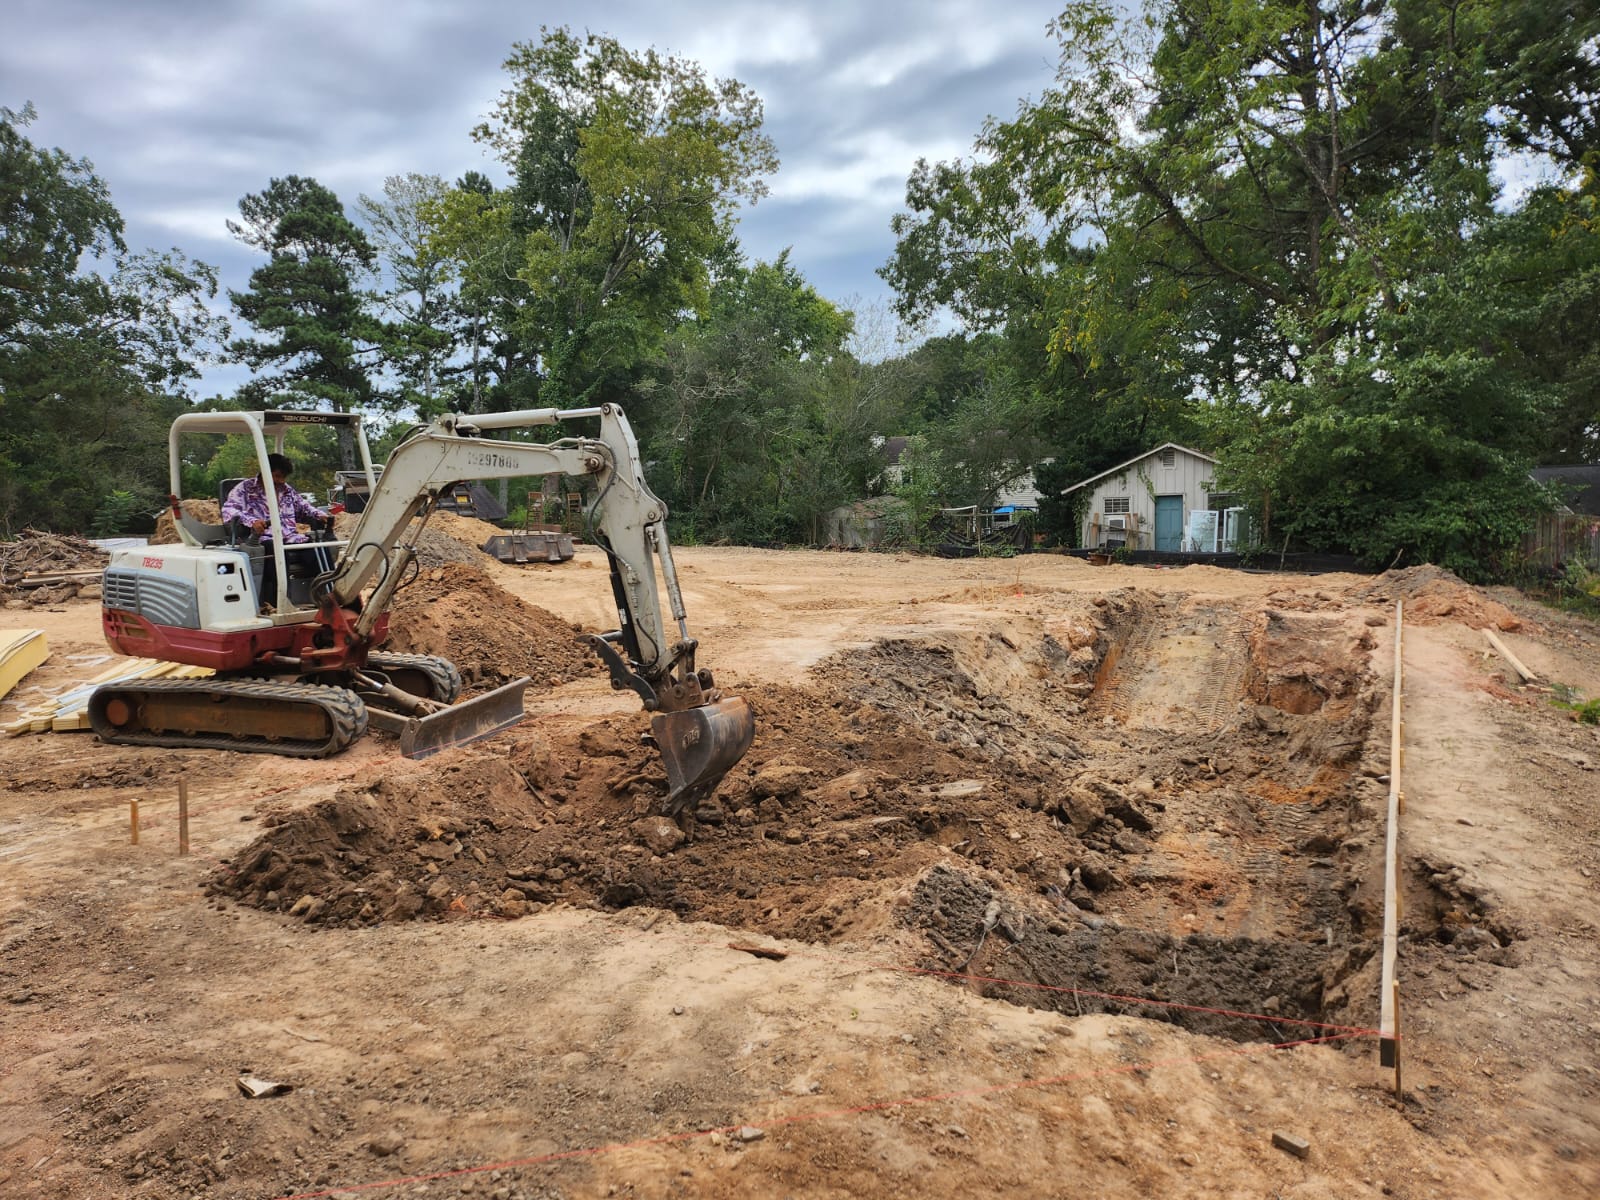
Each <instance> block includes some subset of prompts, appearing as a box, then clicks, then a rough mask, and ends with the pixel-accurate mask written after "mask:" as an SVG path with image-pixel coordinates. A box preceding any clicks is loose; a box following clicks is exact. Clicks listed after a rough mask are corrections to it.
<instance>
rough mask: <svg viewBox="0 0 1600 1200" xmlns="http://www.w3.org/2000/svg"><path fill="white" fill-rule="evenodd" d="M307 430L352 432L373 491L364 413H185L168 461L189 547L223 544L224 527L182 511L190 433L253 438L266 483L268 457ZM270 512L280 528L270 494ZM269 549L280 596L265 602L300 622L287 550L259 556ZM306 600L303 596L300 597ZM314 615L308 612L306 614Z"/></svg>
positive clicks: (177, 516)
mask: <svg viewBox="0 0 1600 1200" xmlns="http://www.w3.org/2000/svg"><path fill="white" fill-rule="evenodd" d="M308 425H323V426H333V427H335V428H344V429H348V430H349V431H350V437H351V441H352V442H353V443H354V444H355V448H356V451H357V453H358V454H359V455H360V458H361V467H362V471H361V474H364V475H365V477H366V480H367V485H368V487H369V489H370V488H371V487H372V486H374V484H375V482H376V479H377V474H378V471H377V469H376V468H374V467H373V465H372V451H371V449H370V448H369V447H368V445H367V435H366V431H365V429H363V427H362V424H361V415H360V414H359V413H340V412H317V411H305V410H300V409H288V408H269V409H258V410H255V411H251V412H227V411H222V412H190V413H183V414H182V415H180V416H179V417H177V418H176V419H174V421H173V422H172V430H171V432H170V433H169V434H168V435H167V459H168V470H169V474H170V480H171V485H170V486H171V491H170V503H171V505H172V516H173V523H174V525H175V527H176V530H177V534H178V537H179V539H180V540H181V541H183V542H184V543H185V544H187V545H191V546H204V545H208V544H215V543H216V542H217V541H219V540H220V539H221V535H222V532H223V531H222V527H221V526H209V525H206V524H203V523H201V522H199V521H197V520H195V519H193V518H192V517H190V516H189V515H187V514H185V512H184V511H183V507H182V503H181V501H180V499H179V497H180V496H181V495H182V489H183V455H182V450H181V445H182V441H183V436H184V435H185V434H196V433H205V434H213V435H222V436H229V435H233V436H243V437H247V438H249V439H250V442H251V444H252V445H253V446H254V448H255V456H256V473H257V474H258V475H259V476H260V477H261V478H263V479H264V478H266V477H267V476H269V475H270V474H271V471H270V470H269V468H268V465H267V453H268V451H269V449H270V450H274V451H277V452H278V453H280V454H281V453H282V452H283V448H284V439H285V438H286V437H287V436H288V434H289V431H290V430H291V429H301V428H305V427H306V426H308ZM266 499H267V509H268V511H269V513H270V514H271V518H272V519H271V526H272V528H274V529H276V528H278V524H279V514H278V497H277V495H276V494H275V493H274V492H273V491H272V489H270V488H269V489H267V497H266ZM319 544H322V545H325V546H328V547H329V548H330V549H337V548H339V546H340V543H338V542H323V543H319ZM268 545H270V547H271V551H270V552H271V554H272V555H273V559H274V562H273V565H274V567H275V571H276V574H275V578H276V580H277V585H278V594H277V595H274V596H265V597H263V599H264V600H266V601H267V602H268V603H270V604H272V605H274V606H275V608H276V609H277V610H278V612H279V613H280V614H281V617H280V619H296V613H295V611H294V610H295V605H293V604H292V603H291V601H290V597H289V591H290V582H289V581H290V573H289V570H288V567H287V565H286V563H285V560H284V550H283V547H282V545H280V544H279V542H278V539H276V538H273V539H271V540H270V542H267V543H263V544H262V547H261V549H260V550H257V551H255V552H254V553H255V554H260V553H261V552H262V551H263V550H265V549H266V547H267V546H268ZM253 573H254V575H255V577H256V582H257V584H258V585H259V583H260V581H261V578H262V573H261V570H260V565H259V564H255V565H254V566H253ZM300 599H301V600H303V599H304V596H301V597H300ZM307 611H309V610H307Z"/></svg>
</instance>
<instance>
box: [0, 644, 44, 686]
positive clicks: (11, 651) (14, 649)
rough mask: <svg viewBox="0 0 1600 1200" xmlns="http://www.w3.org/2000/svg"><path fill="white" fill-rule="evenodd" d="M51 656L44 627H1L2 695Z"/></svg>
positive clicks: (0, 673)
mask: <svg viewBox="0 0 1600 1200" xmlns="http://www.w3.org/2000/svg"><path fill="white" fill-rule="evenodd" d="M48 657H50V645H49V643H48V642H47V641H46V640H45V636H44V630H42V629H0V697H3V696H5V695H7V694H9V693H10V691H11V689H12V688H14V687H16V686H17V684H19V683H21V682H22V677H23V676H24V675H26V674H27V673H28V672H29V671H31V670H33V669H34V668H35V667H37V666H38V665H39V664H40V663H42V662H43V661H44V660H45V659H46V658H48Z"/></svg>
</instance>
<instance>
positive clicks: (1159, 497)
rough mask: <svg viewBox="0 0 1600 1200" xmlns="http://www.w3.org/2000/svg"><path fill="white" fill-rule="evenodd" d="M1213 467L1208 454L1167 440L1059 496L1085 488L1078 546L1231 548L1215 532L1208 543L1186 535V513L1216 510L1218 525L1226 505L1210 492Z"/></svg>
mask: <svg viewBox="0 0 1600 1200" xmlns="http://www.w3.org/2000/svg"><path fill="white" fill-rule="evenodd" d="M1216 468H1217V460H1216V459H1214V458H1212V457H1211V456H1210V455H1209V454H1201V453H1200V451H1198V450H1190V449H1189V448H1188V447H1187V446H1180V445H1178V444H1177V443H1176V442H1168V443H1167V444H1166V445H1164V446H1157V447H1156V448H1155V449H1154V450H1150V451H1147V452H1146V453H1144V454H1141V455H1139V457H1138V458H1130V459H1129V460H1128V461H1127V462H1125V463H1123V464H1121V465H1120V466H1116V467H1112V468H1111V469H1110V470H1109V471H1102V472H1101V473H1100V474H1098V475H1095V476H1093V477H1092V478H1089V479H1085V480H1084V481H1083V482H1082V483H1075V484H1073V485H1072V486H1071V487H1069V488H1066V489H1065V490H1063V491H1062V493H1061V494H1062V495H1063V496H1070V495H1071V494H1072V493H1074V492H1077V491H1083V490H1087V492H1088V502H1087V504H1086V505H1085V506H1084V507H1083V509H1082V510H1081V511H1082V512H1083V526H1082V529H1083V541H1082V543H1081V544H1082V545H1084V546H1086V547H1088V548H1089V549H1091V550H1100V549H1114V548H1116V547H1118V546H1126V547H1128V548H1129V549H1131V550H1172V551H1182V550H1197V549H1199V550H1219V549H1232V548H1233V547H1232V546H1223V545H1218V544H1217V542H1216V541H1215V540H1214V539H1215V537H1216V534H1215V533H1213V534H1212V535H1211V536H1212V539H1213V540H1211V541H1210V543H1209V544H1206V543H1205V542H1203V541H1202V542H1195V540H1194V539H1193V538H1191V536H1190V528H1191V527H1190V519H1191V514H1193V513H1195V512H1200V513H1207V512H1217V513H1219V521H1218V525H1220V524H1221V521H1220V514H1221V513H1222V512H1223V511H1224V510H1225V509H1227V508H1228V507H1229V499H1230V498H1229V497H1227V496H1224V495H1222V494H1221V493H1220V492H1213V491H1212V490H1211V488H1212V481H1213V480H1214V479H1215V477H1216ZM1204 523H1205V522H1204V519H1202V521H1201V522H1200V525H1203V524H1204Z"/></svg>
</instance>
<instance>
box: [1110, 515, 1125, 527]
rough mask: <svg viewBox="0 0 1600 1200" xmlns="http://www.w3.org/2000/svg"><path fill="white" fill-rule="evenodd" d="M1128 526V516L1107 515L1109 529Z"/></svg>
mask: <svg viewBox="0 0 1600 1200" xmlns="http://www.w3.org/2000/svg"><path fill="white" fill-rule="evenodd" d="M1127 527H1128V518H1127V517H1125V516H1120V515H1119V516H1115V517H1107V518H1106V528H1107V529H1126V528H1127Z"/></svg>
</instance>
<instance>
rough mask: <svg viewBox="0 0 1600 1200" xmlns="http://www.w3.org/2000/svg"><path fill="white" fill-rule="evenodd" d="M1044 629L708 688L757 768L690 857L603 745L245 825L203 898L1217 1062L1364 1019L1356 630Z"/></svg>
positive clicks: (1070, 613)
mask: <svg viewBox="0 0 1600 1200" xmlns="http://www.w3.org/2000/svg"><path fill="white" fill-rule="evenodd" d="M1060 605H1061V606H1060V608H1059V610H1054V609H1053V610H1051V611H1049V612H1047V613H1046V614H1045V615H1035V616H1031V617H1020V616H1019V617H1010V618H1005V619H1002V620H1000V621H998V622H997V623H996V624H995V625H994V627H992V628H990V629H986V630H984V631H982V632H963V633H947V634H944V635H940V636H937V637H927V638H924V637H918V638H902V639H890V640H884V641H879V642H877V643H875V644H874V645H872V646H870V647H868V648H867V649H865V650H858V651H852V652H849V653H846V654H840V655H836V656H835V657H834V658H832V659H830V660H828V661H826V662H825V663H823V664H821V665H820V667H819V668H818V669H816V670H815V671H814V672H813V674H812V677H811V679H810V680H809V681H808V683H807V685H806V686H804V687H774V686H770V685H759V686H756V685H750V686H741V685H740V684H739V683H738V682H737V681H734V682H732V683H731V685H729V684H726V682H725V686H728V690H730V691H733V692H739V693H741V694H743V695H745V696H746V698H747V699H748V700H750V701H751V703H752V704H753V706H754V707H755V709H756V713H757V722H758V730H759V732H758V737H757V741H756V744H755V746H754V748H753V749H752V751H751V753H750V755H749V756H748V758H747V759H746V760H745V761H744V762H743V763H741V764H740V766H739V767H738V768H736V769H735V771H734V772H733V773H732V774H730V776H729V777H728V779H727V780H725V781H724V783H723V785H722V787H721V788H720V789H719V791H718V793H717V795H716V796H715V797H714V798H713V799H712V800H711V801H710V802H708V803H706V804H704V805H702V806H701V808H700V810H699V812H698V814H697V818H698V819H697V820H696V821H695V822H694V823H693V824H692V825H691V826H690V827H689V828H687V829H685V828H680V827H679V826H678V825H677V824H674V823H673V822H671V821H669V820H666V819H665V818H663V817H660V816H658V815H655V814H656V812H657V809H656V805H657V804H658V802H659V797H660V796H661V795H662V794H663V793H664V791H665V779H664V775H663V772H662V770H661V768H660V766H659V764H658V762H657V761H656V760H655V758H654V756H653V754H652V752H651V751H649V750H647V749H646V748H645V747H644V746H642V745H641V744H640V742H639V738H638V733H639V725H640V722H639V721H638V719H637V718H636V717H634V716H628V717H618V718H615V719H613V720H608V721H603V722H599V723H596V724H594V725H591V726H589V727H588V728H586V729H584V730H582V731H581V732H580V733H577V734H575V735H571V736H563V735H559V734H547V733H544V732H540V731H537V730H535V731H532V732H518V733H517V734H514V735H512V737H511V739H510V740H500V741H496V742H494V743H491V744H487V745H480V746H476V747H469V748H466V749H463V750H459V751H453V752H450V753H448V754H445V755H441V756H439V758H437V759H434V760H431V761H430V763H428V764H426V765H423V766H419V767H418V768H416V769H414V770H411V771H409V772H406V773H400V772H396V773H395V774H394V775H393V776H392V777H391V778H389V779H387V780H385V781H383V782H380V783H377V784H374V785H372V786H370V787H365V788H347V789H345V790H343V791H341V792H339V793H338V794H337V795H336V796H335V797H334V798H332V799H330V800H327V801H324V802H321V803H318V804H316V805H314V806H311V807H309V808H303V809H298V810H292V811H286V812H281V813H278V814H276V815H272V816H270V817H268V819H267V821H266V825H267V828H266V829H265V830H264V832H263V835H262V837H261V838H259V839H258V840H257V841H256V842H255V843H253V844H252V845H251V846H250V847H248V848H247V849H246V850H244V851H242V852H241V853H240V854H239V855H237V856H236V857H235V859H234V860H233V861H232V862H231V863H229V864H228V865H227V866H226V867H225V868H224V869H223V870H220V871H218V872H217V873H216V874H215V875H214V876H213V878H212V880H211V884H210V886H211V889H212V890H213V892H215V893H217V894H219V895H222V896H229V897H233V898H236V899H237V900H239V901H241V902H243V903H247V904H251V905H255V906H259V907H262V908H266V909H270V910H277V911H283V912H287V913H290V914H292V915H293V916H295V917H297V918H300V919H301V920H302V921H303V922H304V923H305V924H306V925H307V926H312V927H329V926H348V925H362V924H375V923H379V922H385V921H395V920H407V919H414V918H434V919H464V918H471V917H498V918H516V917H519V916H522V915H524V914H526V913H528V912H530V911H535V910H537V909H539V908H540V907H542V906H545V905H550V904H580V905H590V906H596V907H602V908H609V909H618V908H624V907H629V906H635V905H647V906H652V907H658V908H663V909H667V910H670V911H672V912H674V913H676V914H677V915H678V916H679V917H681V918H683V919H686V920H705V921H714V922H718V923H721V924H724V925H728V926H731V927H735V928H739V929H745V930H753V931H760V932H764V933H769V934H772V935H775V936H780V937H786V938H799V939H805V940H810V941H815V942H828V943H832V942H851V943H856V944H863V943H864V944H882V943H893V944H894V946H895V947H896V950H897V951H898V952H899V953H900V955H901V956H902V957H904V955H905V953H906V952H907V950H906V948H907V947H909V948H910V953H912V954H914V955H915V956H916V958H917V963H918V965H920V966H923V967H927V968H932V969H935V970H939V971H948V972H951V973H952V974H957V975H961V976H963V977H964V978H963V979H962V980H961V981H960V985H961V986H966V987H975V988H977V989H978V990H980V991H982V992H983V993H985V994H987V995H992V996H994V997H997V998H1000V999H1004V1000H1007V1001H1010V1002H1014V1003H1017V1004H1026V1005H1030V1006H1032V1007H1036V1008H1037V1007H1054V1008H1057V1009H1059V1010H1061V1011H1063V1012H1067V1013H1077V1012H1090V1011H1105V1010H1110V1011H1119V1012H1128V1013H1134V1014H1137V1015H1142V1016H1146V1017H1150V1018H1153V1019H1158V1020H1167V1021H1172V1022H1175V1023H1177V1024H1180V1025H1183V1026H1185V1027H1188V1028H1191V1029H1195V1030H1197V1031H1201V1032H1206V1033H1213V1034H1218V1035H1222V1036H1227V1037H1232V1038H1238V1039H1242V1040H1255V1039H1265V1040H1273V1041H1278V1040H1286V1039H1287V1038H1291V1037H1293V1036H1295V1027H1294V1026H1293V1025H1292V1023H1293V1022H1295V1021H1323V1020H1326V1021H1334V1022H1344V1023H1358V1022H1363V1021H1369V1020H1370V1014H1367V1013H1365V1012H1364V1010H1362V1009H1361V1008H1360V1006H1359V1005H1358V1006H1356V1007H1355V1008H1354V1009H1353V1008H1352V1006H1351V1004H1350V1001H1349V1000H1348V999H1347V998H1346V989H1345V987H1344V986H1343V985H1344V983H1345V981H1346V980H1347V979H1348V977H1349V976H1350V975H1351V974H1352V973H1354V972H1356V971H1357V970H1359V969H1360V968H1362V967H1363V966H1364V965H1365V964H1366V963H1367V961H1368V960H1369V959H1370V957H1371V953H1372V947H1373V944H1374V936H1375V926H1376V923H1377V918H1378V909H1379V905H1380V903H1381V893H1379V892H1378V891H1377V890H1376V887H1375V882H1374V881H1375V879H1376V867H1375V864H1376V862H1377V858H1378V856H1379V855H1380V854H1381V840H1380V838H1378V837H1377V836H1375V834H1374V830H1375V829H1376V828H1377V826H1376V818H1377V813H1378V811H1379V804H1378V801H1379V800H1380V799H1381V794H1382V793H1381V788H1380V786H1379V785H1378V784H1377V783H1376V782H1374V780H1373V778H1372V777H1373V776H1375V775H1377V774H1378V772H1379V771H1380V770H1382V769H1383V768H1384V762H1383V757H1382V755H1383V752H1384V751H1383V749H1381V748H1369V744H1368V743H1369V734H1370V733H1371V726H1372V716H1373V713H1374V711H1375V710H1376V709H1377V708H1378V706H1379V703H1380V699H1381V688H1379V687H1375V686H1374V680H1373V679H1372V678H1371V677H1370V658H1371V656H1370V653H1369V652H1370V650H1371V648H1372V645H1373V631H1372V629H1371V628H1370V626H1371V625H1373V624H1376V623H1381V620H1380V619H1378V618H1374V617H1373V616H1372V613H1373V611H1374V610H1372V609H1370V608H1351V609H1344V608H1334V609H1333V610H1332V611H1314V612H1293V611H1283V610H1278V609H1274V608H1272V607H1269V606H1263V605H1262V604H1260V603H1259V602H1258V603H1256V604H1255V605H1254V606H1253V607H1238V606H1233V605H1229V604H1226V603H1221V602H1201V601H1198V600H1191V599H1186V598H1183V597H1175V596H1167V597H1165V598H1155V597H1152V596H1150V595H1148V594H1145V593H1138V592H1133V591H1123V592H1116V593H1111V594H1108V595H1104V596H1099V597H1094V598H1092V599H1091V598H1088V597H1078V596H1070V597H1063V598H1061V601H1060ZM484 673H485V674H486V675H488V674H491V673H490V672H487V671H485V672H484ZM1376 741H1377V743H1378V744H1379V746H1381V747H1386V745H1387V738H1386V733H1385V732H1384V731H1380V733H1379V736H1378V738H1377V739H1376ZM1364 766H1365V767H1366V768H1367V769H1366V771H1365V772H1363V767H1364ZM970 977H977V978H976V980H974V979H973V978H970ZM1024 985H1042V986H1024ZM1351 990H1352V991H1354V989H1351ZM1362 994H1365V992H1364V990H1363V993H1362ZM1143 1001H1169V1002H1173V1003H1174V1004H1179V1005H1182V1006H1184V1007H1165V1006H1159V1005H1152V1004H1149V1003H1144V1002H1143ZM1202 1010H1204V1011H1202ZM1238 1013H1250V1014H1265V1015H1266V1016H1268V1017H1276V1018H1279V1021H1271V1020H1267V1021H1264V1020H1252V1019H1245V1018H1242V1017H1239V1016H1237V1015H1236V1014H1238ZM1280 1021H1281V1022H1282V1023H1279V1022H1280Z"/></svg>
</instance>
